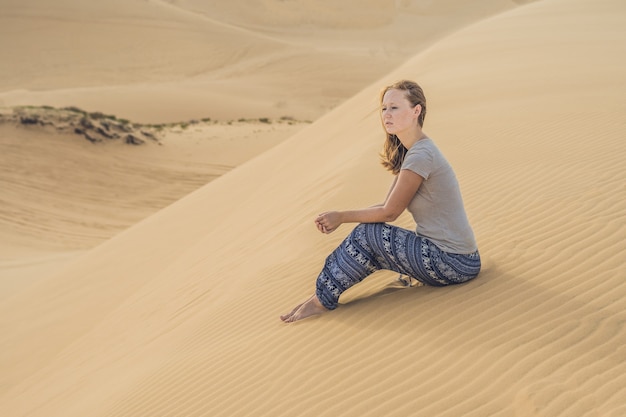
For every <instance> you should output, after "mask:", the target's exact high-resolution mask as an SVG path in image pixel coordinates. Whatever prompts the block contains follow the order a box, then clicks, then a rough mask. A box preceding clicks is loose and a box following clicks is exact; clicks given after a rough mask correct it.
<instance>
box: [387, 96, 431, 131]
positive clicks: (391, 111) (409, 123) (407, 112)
mask: <svg viewBox="0 0 626 417" xmlns="http://www.w3.org/2000/svg"><path fill="white" fill-rule="evenodd" d="M405 94H406V93H405V92H404V91H402V90H395V89H392V90H388V91H387V92H386V93H385V94H384V95H383V102H382V106H381V112H380V117H381V118H382V121H383V125H384V126H385V130H386V131H387V133H390V134H392V135H398V134H399V133H402V132H404V131H407V130H409V129H415V128H416V127H417V126H418V123H417V118H418V116H419V114H420V112H421V111H422V106H420V105H419V104H418V105H416V106H413V105H412V104H411V102H410V101H409V100H408V99H407V98H406V95H405Z"/></svg>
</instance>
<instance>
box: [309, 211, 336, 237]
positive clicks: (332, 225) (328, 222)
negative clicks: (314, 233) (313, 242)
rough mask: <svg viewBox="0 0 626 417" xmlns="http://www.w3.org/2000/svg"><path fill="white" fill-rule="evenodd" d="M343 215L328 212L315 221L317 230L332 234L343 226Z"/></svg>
mask: <svg viewBox="0 0 626 417" xmlns="http://www.w3.org/2000/svg"><path fill="white" fill-rule="evenodd" d="M341 223H342V222H341V215H340V213H339V212H338V211H327V212H325V213H322V214H320V215H319V216H317V218H316V219H315V225H316V226H317V229H318V230H319V231H320V232H322V233H326V234H328V233H332V232H334V231H335V230H336V229H337V228H338V227H339V226H341Z"/></svg>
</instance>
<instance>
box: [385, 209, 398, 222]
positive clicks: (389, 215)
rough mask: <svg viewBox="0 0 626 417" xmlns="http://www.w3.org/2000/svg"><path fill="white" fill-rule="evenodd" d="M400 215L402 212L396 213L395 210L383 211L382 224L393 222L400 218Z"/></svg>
mask: <svg viewBox="0 0 626 417" xmlns="http://www.w3.org/2000/svg"><path fill="white" fill-rule="evenodd" d="M400 214H402V212H397V211H396V210H385V212H384V222H385V223H388V222H393V221H395V220H396V219H397V218H398V217H400Z"/></svg>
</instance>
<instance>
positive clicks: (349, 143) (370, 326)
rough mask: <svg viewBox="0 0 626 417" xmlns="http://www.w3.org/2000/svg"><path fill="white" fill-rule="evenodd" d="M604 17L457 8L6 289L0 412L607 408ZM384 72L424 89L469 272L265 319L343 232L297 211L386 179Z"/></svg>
mask: <svg viewBox="0 0 626 417" xmlns="http://www.w3.org/2000/svg"><path fill="white" fill-rule="evenodd" d="M625 12H626V7H625V6H624V4H623V2H621V1H619V0H593V1H592V0H545V1H541V2H537V3H533V4H529V5H526V6H523V7H520V8H519V9H516V10H513V11H511V12H509V13H505V14H503V15H501V16H498V17H495V18H492V19H487V20H485V21H482V22H480V23H478V24H476V25H473V26H471V27H468V28H466V29H464V30H462V31H461V32H459V33H456V34H454V35H452V36H450V37H448V38H446V39H445V40H443V41H442V42H439V43H437V44H436V45H434V46H433V47H432V48H430V49H428V50H427V51H425V52H424V53H422V54H419V55H417V56H416V57H415V58H414V59H412V60H411V61H409V62H407V64H406V65H404V66H402V67H401V68H400V69H398V70H396V71H393V72H392V73H390V74H388V75H387V76H385V77H384V79H382V80H380V81H379V82H376V83H375V84H374V85H372V86H370V87H367V88H365V89H363V90H362V92H360V93H359V94H357V95H356V96H355V97H353V98H352V99H350V100H348V101H347V102H346V103H344V104H343V105H341V106H339V107H338V108H337V109H335V110H334V111H333V112H331V113H329V114H327V115H326V116H324V117H322V118H321V119H320V120H318V121H317V122H316V123H314V124H313V125H311V126H309V127H307V128H306V129H304V130H302V131H300V132H299V133H298V134H296V135H295V136H293V137H292V138H291V139H289V140H287V141H285V142H283V143H282V144H280V145H278V146H277V147H275V148H273V149H272V150H271V151H269V152H267V153H264V154H263V155H261V156H259V157H257V158H255V159H253V160H252V161H250V162H249V163H246V164H244V165H242V166H240V167H239V168H237V169H235V170H233V171H231V172H229V173H228V174H227V175H224V176H222V177H220V178H218V179H217V180H215V181H213V182H211V183H210V184H208V185H207V186H205V187H203V188H201V189H200V190H198V191H196V192H194V193H192V194H191V195H189V196H188V197H186V198H184V199H182V200H180V201H178V202H176V203H175V204H173V205H172V206H170V207H168V208H167V209H165V210H163V211H160V212H158V213H157V214H155V215H153V216H151V217H149V218H147V219H145V220H144V221H142V222H140V223H139V224H137V225H136V226H134V227H133V228H131V229H129V230H127V231H125V232H123V233H121V234H119V235H118V236H117V237H115V238H113V239H111V240H109V241H107V242H105V243H104V244H102V245H100V246H99V247H97V248H95V249H94V250H92V251H91V252H89V253H88V254H87V255H86V256H84V257H82V258H81V259H80V260H79V261H77V262H76V263H73V264H72V265H71V266H70V267H69V268H68V269H67V270H66V271H65V272H64V273H63V274H61V275H59V276H58V277H56V278H55V279H52V280H48V281H46V282H41V283H39V285H36V286H34V287H32V288H31V289H29V290H28V291H24V292H22V293H20V294H18V295H16V296H15V297H13V298H11V299H8V300H4V301H3V302H2V303H1V304H0V327H1V328H2V329H3V333H2V336H1V338H0V352H2V356H1V357H0V361H1V362H0V368H1V369H2V370H3V372H2V374H1V378H2V379H1V380H0V388H1V390H2V397H1V398H0V412H1V414H2V415H11V416H22V415H28V416H46V417H51V416H64V417H65V416H85V415H89V416H144V415H145V416H161V415H162V416H171V415H176V416H208V415H210V416H215V415H220V416H221V415H224V416H241V415H250V416H282V415H285V416H286V415H300V416H308V415H311V416H312V415H347V416H364V415H365V416H379V415H393V416H395V415H414V416H460V415H462V416H485V415H490V416H491V415H498V416H525V417H526V416H557V417H560V416H562V417H565V416H608V417H618V416H622V415H624V413H625V412H626V402H625V401H624V397H625V395H624V394H625V392H624V391H625V389H624V387H625V386H626V377H625V375H626V372H625V371H626V369H625V365H624V364H625V363H626V350H625V348H624V347H625V346H626V331H625V329H624V324H625V319H626V317H625V313H624V298H625V296H626V283H625V281H624V272H623V265H624V254H625V253H626V244H625V243H624V242H626V239H625V237H626V236H625V235H624V233H625V227H624V219H625V216H626V203H625V201H626V199H625V197H626V195H625V189H624V180H625V179H626V178H625V176H626V175H625V173H624V170H623V160H624V157H625V153H626V149H625V147H624V143H623V140H622V139H623V138H622V136H623V130H624V116H623V115H624V112H625V111H626V101H625V100H624V96H625V94H626V83H624V81H625V80H624V74H626V60H625V59H624V58H623V54H622V51H623V50H624V48H625V47H626V30H625V29H624V27H625V26H624V25H623V17H622V16H624V13H625ZM402 77H410V78H414V79H417V80H419V81H420V82H421V83H422V84H423V86H424V87H425V89H426V92H427V94H428V97H430V106H429V116H428V118H427V121H426V126H427V131H428V132H429V134H430V135H431V136H432V137H434V138H435V139H436V140H437V142H438V143H439V145H440V147H441V148H442V149H443V150H444V152H445V153H446V155H447V156H448V158H449V159H450V160H451V162H452V164H453V165H454V166H455V168H456V171H457V175H458V176H459V179H460V181H461V184H462V189H463V192H464V197H465V200H466V205H467V209H468V212H469V216H470V219H471V221H472V223H473V225H474V227H475V231H476V233H477V236H478V240H479V246H480V248H481V251H482V254H483V258H484V266H485V268H484V271H483V273H482V274H481V277H480V278H479V279H478V280H476V281H474V282H472V283H470V284H467V285H464V286H460V287H455V288H446V289H429V288H424V287H421V288H414V289H410V290H399V289H396V288H393V285H391V284H390V283H391V282H392V280H393V277H391V276H389V275H388V274H384V273H381V274H378V275H377V276H376V277H371V278H370V279H369V280H368V281H367V282H365V283H363V284H362V285H361V286H360V287H357V288H355V289H354V290H353V291H351V292H350V293H347V294H345V297H344V299H343V302H344V303H345V305H344V306H342V307H341V308H340V309H338V310H337V311H335V312H333V313H331V314H328V315H326V316H322V317H320V318H318V319H312V320H307V321H304V322H301V323H297V324H295V325H290V326H286V325H284V324H282V323H281V322H280V321H279V320H278V314H280V313H281V312H284V311H285V310H288V309H289V308H290V307H292V305H293V304H294V303H295V302H297V301H299V300H300V299H302V298H304V297H305V296H306V295H308V294H309V293H310V292H311V291H312V288H313V282H314V278H315V276H316V274H317V272H318V270H319V267H320V265H321V263H322V262H323V259H324V256H325V255H326V254H327V253H328V251H329V250H331V249H332V248H333V247H334V246H335V245H336V244H337V243H338V242H339V241H340V240H341V239H342V238H343V236H345V234H346V233H347V232H348V231H349V230H350V227H349V226H342V227H341V228H340V229H339V230H338V231H337V232H336V233H335V234H333V235H331V236H324V235H320V234H318V233H317V232H316V230H315V228H314V227H313V225H312V222H311V221H312V216H313V215H314V214H315V213H317V212H318V211H320V210H323V209H329V208H348V207H358V206H361V205H364V204H371V203H374V202H377V201H379V200H380V199H382V198H383V196H384V193H385V191H386V187H387V185H388V184H389V182H390V178H389V176H388V175H387V174H385V173H384V172H383V171H382V169H380V168H379V167H378V166H377V161H376V153H377V151H378V150H379V148H380V141H381V134H380V126H379V123H378V120H377V114H376V106H377V102H376V95H377V92H378V89H379V87H380V86H381V85H383V84H386V83H389V82H391V81H394V80H396V79H398V78H402ZM400 223H401V224H405V225H408V224H409V222H408V220H407V218H403V220H402V221H401V222H400Z"/></svg>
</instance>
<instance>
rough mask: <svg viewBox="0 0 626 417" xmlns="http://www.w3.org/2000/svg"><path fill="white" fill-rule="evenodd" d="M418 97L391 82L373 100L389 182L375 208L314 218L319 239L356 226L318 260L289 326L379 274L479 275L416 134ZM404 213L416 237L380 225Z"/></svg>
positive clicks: (451, 193)
mask: <svg viewBox="0 0 626 417" xmlns="http://www.w3.org/2000/svg"><path fill="white" fill-rule="evenodd" d="M425 116H426V98H425V97H424V93H423V91H422V89H421V87H420V86H419V85H417V84H416V83H414V82H412V81H406V80H405V81H399V82H397V83H395V84H393V85H391V86H389V87H386V88H385V89H384V90H383V91H382V94H381V120H382V123H383V127H384V129H385V132H386V140H385V144H384V147H383V153H382V158H383V161H382V163H383V166H384V167H385V168H387V169H388V170H390V171H391V172H392V173H393V174H394V175H395V179H394V180H393V183H392V185H391V189H390V191H389V194H388V195H387V198H386V200H385V202H384V203H383V204H380V205H377V206H374V207H369V208H364V209H360V210H350V211H327V212H325V213H322V214H320V215H319V216H318V217H317V218H316V219H315V224H316V225H317V228H318V229H319V231H320V232H322V233H332V232H333V231H335V229H337V227H339V226H340V225H341V224H342V223H360V224H359V225H358V226H356V227H355V228H354V230H353V231H352V232H351V233H350V234H349V235H348V237H347V238H346V239H345V240H344V241H343V242H342V243H341V245H339V247H337V249H335V250H334V251H333V252H332V253H331V254H330V255H329V256H328V258H326V262H325V264H324V268H323V269H322V271H321V272H320V274H319V276H318V278H317V284H316V292H315V294H313V295H312V296H311V297H310V298H309V299H307V300H306V301H305V302H303V303H302V304H300V305H298V306H296V308H294V309H293V310H292V311H291V312H290V313H288V314H285V315H283V316H281V320H283V321H284V322H294V321H297V320H301V319H304V318H306V317H309V316H312V315H316V314H320V313H323V312H325V311H329V310H334V309H335V308H337V305H338V300H339V296H340V295H341V294H342V293H343V292H344V291H345V290H347V289H348V288H350V287H351V286H353V285H355V284H357V283H359V282H361V281H362V280H363V279H364V278H365V277H367V276H368V275H370V274H372V273H373V272H375V271H377V270H379V269H388V270H392V271H395V272H398V273H400V274H403V275H407V276H409V277H411V278H414V279H416V280H418V281H420V282H422V283H423V284H425V285H432V286H445V285H452V284H460V283H463V282H467V281H469V280H471V279H473V278H475V277H476V276H477V275H478V273H479V272H480V256H479V254H478V249H477V247H476V241H475V239H474V233H473V231H472V228H471V227H470V225H469V222H468V220H467V216H466V214H465V208H464V207H463V200H462V198H461V192H460V190H459V184H458V182H457V179H456V176H455V174H454V172H453V170H452V167H451V166H450V164H449V163H448V161H446V159H445V158H444V156H443V155H442V154H441V152H440V151H439V149H438V148H437V146H436V145H435V142H434V141H433V140H432V139H431V138H429V137H428V136H427V135H426V134H425V133H424V131H423V130H422V127H423V125H424V117H425ZM405 209H408V210H409V212H410V213H411V214H412V215H413V218H414V219H415V222H416V230H415V231H412V230H406V229H403V228H400V227H397V226H393V225H390V224H387V222H392V221H394V220H395V219H396V218H397V217H398V216H399V215H400V214H401V213H402V212H403V211H404V210H405Z"/></svg>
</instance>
